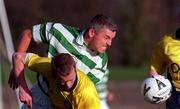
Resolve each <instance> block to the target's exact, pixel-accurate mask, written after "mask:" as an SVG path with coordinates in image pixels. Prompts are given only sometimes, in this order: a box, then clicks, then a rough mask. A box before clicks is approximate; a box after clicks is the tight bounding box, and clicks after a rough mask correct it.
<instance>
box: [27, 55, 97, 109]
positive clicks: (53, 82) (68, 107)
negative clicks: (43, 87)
mask: <svg viewBox="0 0 180 109" xmlns="http://www.w3.org/2000/svg"><path fill="white" fill-rule="evenodd" d="M25 63H26V66H27V67H28V68H29V69H30V70H32V71H35V72H37V73H39V74H42V75H43V76H44V77H45V78H46V79H47V82H48V85H49V86H48V88H49V99H50V100H51V102H52V104H53V108H54V109H99V108H100V99H99V95H98V94H97V91H96V88H95V86H94V84H93V82H92V81H91V80H90V79H89V78H88V77H87V75H85V74H84V73H82V72H81V71H79V70H77V84H76V86H75V88H74V89H73V90H72V91H60V90H59V87H58V84H57V79H55V78H54V77H53V76H52V74H51V58H47V57H39V56H38V55H35V54H32V53H28V54H27V55H26V59H25Z"/></svg>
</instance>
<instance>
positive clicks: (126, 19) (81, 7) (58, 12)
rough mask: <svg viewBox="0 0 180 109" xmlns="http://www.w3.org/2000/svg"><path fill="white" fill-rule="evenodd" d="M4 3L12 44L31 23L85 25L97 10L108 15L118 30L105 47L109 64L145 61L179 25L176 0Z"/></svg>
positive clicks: (34, 47) (11, 0) (27, 0)
mask: <svg viewBox="0 0 180 109" xmlns="http://www.w3.org/2000/svg"><path fill="white" fill-rule="evenodd" d="M5 5H6V10H7V14H8V18H9V23H10V28H11V32H12V36H13V41H14V45H15V46H16V45H17V42H18V38H19V34H20V33H21V32H22V30H23V29H25V28H29V27H31V26H32V25H34V24H39V23H43V22H60V23H63V24H67V25H71V26H75V27H80V28H86V26H87V25H88V23H89V21H90V19H91V18H92V17H93V16H94V15H96V14H97V13H103V14H106V15H108V16H110V17H112V18H113V19H114V20H115V22H116V23H117V25H118V33H117V36H116V38H115V39H114V41H113V44H112V46H111V47H110V49H109V50H108V55H109V63H110V64H111V65H123V66H141V65H143V64H144V63H148V62H149V61H150V56H151V51H152V48H153V46H154V44H155V43H157V41H158V40H159V39H160V38H161V37H162V36H163V35H165V34H169V33H172V32H174V31H175V29H176V28H177V27H178V26H180V25H179V24H180V14H179V13H180V1H179V0H76V1H73V0H51V1H50V0H18V1H15V0H5ZM178 16H179V17H178ZM37 46H38V47H37ZM37 48H39V49H37ZM29 51H33V52H40V53H41V54H43V53H44V52H45V51H46V49H45V47H44V46H42V45H36V44H35V43H32V46H31V48H30V49H29Z"/></svg>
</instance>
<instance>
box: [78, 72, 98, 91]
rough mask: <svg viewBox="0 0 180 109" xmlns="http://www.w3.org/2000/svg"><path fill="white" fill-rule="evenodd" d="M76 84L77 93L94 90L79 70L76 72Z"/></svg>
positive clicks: (90, 82)
mask: <svg viewBox="0 0 180 109" xmlns="http://www.w3.org/2000/svg"><path fill="white" fill-rule="evenodd" d="M77 77H78V84H77V87H76V89H75V91H76V92H77V93H81V92H84V91H87V90H94V89H95V86H94V84H93V82H92V81H91V80H90V79H89V77H88V76H87V75H86V74H85V73H83V72H82V71H80V70H77Z"/></svg>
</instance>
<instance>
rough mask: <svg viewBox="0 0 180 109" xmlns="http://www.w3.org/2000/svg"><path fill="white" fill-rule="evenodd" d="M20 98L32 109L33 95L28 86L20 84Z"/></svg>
mask: <svg viewBox="0 0 180 109" xmlns="http://www.w3.org/2000/svg"><path fill="white" fill-rule="evenodd" d="M19 100H20V101H21V102H22V103H24V104H27V106H28V108H29V109H32V95H31V92H30V90H29V89H28V88H27V87H26V88H25V87H21V86H19Z"/></svg>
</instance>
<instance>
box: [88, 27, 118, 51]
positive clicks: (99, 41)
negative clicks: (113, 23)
mask: <svg viewBox="0 0 180 109" xmlns="http://www.w3.org/2000/svg"><path fill="white" fill-rule="evenodd" d="M115 35H116V32H113V31H111V30H110V29H108V28H105V27H104V28H101V29H100V30H99V31H96V30H95V34H94V36H93V39H92V40H91V42H90V43H89V44H88V46H89V48H90V49H92V50H94V51H96V52H98V53H104V52H105V51H106V50H107V48H108V47H109V46H111V43H112V40H113V38H114V37H115Z"/></svg>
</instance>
